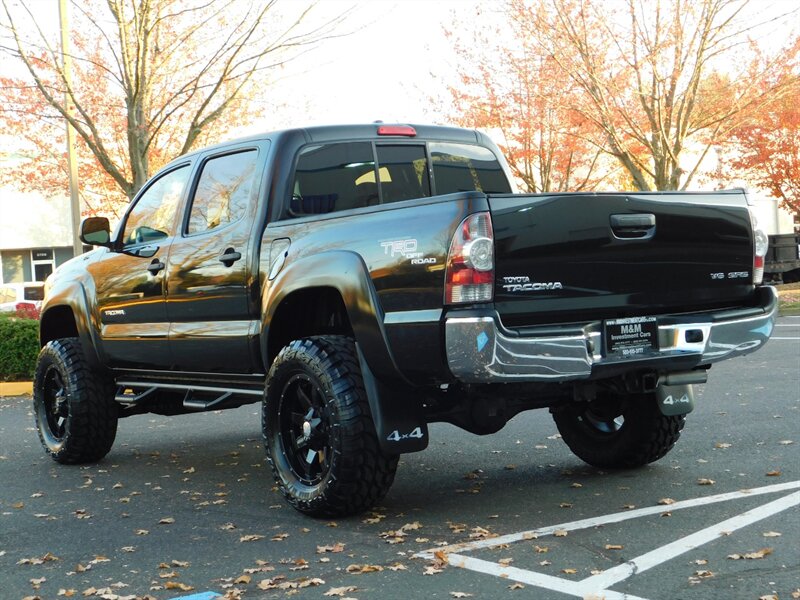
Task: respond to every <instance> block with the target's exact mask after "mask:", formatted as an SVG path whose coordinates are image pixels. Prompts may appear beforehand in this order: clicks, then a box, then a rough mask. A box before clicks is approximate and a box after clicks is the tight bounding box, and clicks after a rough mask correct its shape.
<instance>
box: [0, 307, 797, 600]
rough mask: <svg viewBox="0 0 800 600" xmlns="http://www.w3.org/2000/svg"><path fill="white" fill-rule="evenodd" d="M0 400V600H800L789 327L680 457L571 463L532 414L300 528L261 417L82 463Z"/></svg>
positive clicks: (240, 417) (692, 424) (171, 429)
mask: <svg viewBox="0 0 800 600" xmlns="http://www.w3.org/2000/svg"><path fill="white" fill-rule="evenodd" d="M32 423H33V420H32V415H31V410H30V399H29V398H25V397H22V398H10V399H9V398H6V399H2V400H0V573H2V575H0V581H2V583H0V598H3V599H6V598H8V599H20V600H21V599H22V598H34V597H39V598H41V599H42V600H48V599H51V598H52V599H57V598H69V597H74V598H108V599H111V600H114V599H117V600H119V599H126V598H127V599H133V598H143V597H146V596H150V597H152V598H157V599H159V600H161V599H171V598H179V597H180V598H183V597H187V598H194V599H195V600H199V599H201V598H203V599H207V598H213V597H215V596H216V595H223V596H225V595H227V597H228V598H240V597H241V598H284V597H291V596H296V597H299V598H324V597H333V598H358V599H361V600H363V599H372V598H388V599H393V598H403V599H407V598H537V599H539V598H543V599H549V598H553V599H560V598H576V597H577V598H595V599H599V598H606V599H608V600H611V599H613V598H631V599H634V598H646V599H649V600H653V599H662V598H663V599H683V598H698V599H700V598H702V599H704V600H705V599H710V598H719V599H723V598H725V599H730V598H735V599H748V598H751V599H753V600H757V599H760V598H770V599H771V598H779V599H780V600H784V599H788V598H793V597H794V598H800V544H799V543H798V541H797V540H799V539H800V509H799V508H798V505H800V432H798V423H800V317H785V318H781V319H779V321H778V328H777V329H776V331H775V334H774V339H773V340H772V341H771V342H770V343H769V344H768V346H767V347H766V348H764V349H763V350H761V351H760V352H758V353H756V354H754V355H751V356H749V357H745V358H741V359H736V360H733V361H729V362H727V363H722V364H719V365H717V366H715V367H714V368H713V369H712V370H711V372H710V380H709V383H708V384H706V385H705V386H703V389H702V390H701V391H700V393H699V395H698V400H697V407H696V409H695V412H694V413H692V414H691V415H689V418H688V419H687V425H686V428H685V429H684V433H683V436H682V437H681V439H680V441H679V442H678V445H677V446H676V447H675V448H674V449H673V451H672V452H671V453H670V454H668V455H667V456H666V457H665V458H663V459H662V460H661V461H659V462H657V463H655V464H652V465H649V466H647V467H645V468H642V469H637V470H635V471H627V472H610V473H609V472H602V471H599V470H597V469H594V468H591V467H588V466H586V465H584V464H583V463H582V462H581V461H580V460H578V459H577V458H575V457H574V456H573V455H572V454H571V453H570V452H569V450H568V449H567V448H566V446H565V445H564V444H563V442H562V441H561V440H560V439H559V438H558V436H557V432H556V429H555V425H554V424H553V422H552V420H551V418H550V416H549V415H548V414H547V413H546V412H545V411H533V412H529V413H525V414H522V415H519V416H518V417H516V418H515V419H513V420H512V421H511V422H510V423H509V424H508V425H507V426H506V428H505V429H503V430H502V431H501V432H499V433H498V434H495V435H493V436H487V437H476V436H473V435H471V434H468V433H465V432H462V431H460V430H458V429H456V428H454V427H451V426H448V425H436V426H433V427H432V428H431V446H430V447H429V448H428V449H427V450H426V451H424V452H421V453H417V454H411V455H406V456H404V457H403V458H402V459H401V463H400V468H399V470H398V474H397V479H396V481H395V484H394V486H393V487H392V489H391V491H390V492H389V495H388V496H387V498H386V499H385V500H384V502H383V503H382V506H381V507H379V508H377V509H376V510H375V511H373V512H370V513H367V514H365V515H361V516H359V517H353V518H348V519H341V520H337V521H329V520H314V519H310V518H308V517H304V516H302V515H300V514H299V513H297V512H295V511H294V510H292V509H291V508H289V507H287V505H285V504H284V503H283V501H282V499H281V497H280V495H279V494H278V493H277V492H276V490H275V489H274V487H273V484H272V480H271V477H270V474H269V473H268V471H267V466H266V462H265V460H264V454H263V449H262V447H261V440H260V428H259V420H258V406H257V405H253V406H247V407H243V408H240V409H236V410H234V411H227V412H220V413H201V414H197V415H189V416H179V417H161V416H154V415H144V416H138V417H131V418H129V419H126V420H123V421H121V422H120V429H119V433H118V436H117V441H116V444H115V446H114V448H113V449H112V451H111V453H110V454H109V455H108V457H107V458H106V459H105V460H103V461H102V462H100V463H98V464H96V465H90V466H84V467H64V466H59V465H56V464H55V463H53V462H52V461H51V460H50V459H49V458H47V457H46V456H45V455H44V453H43V451H42V450H41V448H40V445H39V441H38V439H37V436H36V432H35V431H34V429H33V425H32Z"/></svg>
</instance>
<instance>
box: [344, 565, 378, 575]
mask: <svg viewBox="0 0 800 600" xmlns="http://www.w3.org/2000/svg"><path fill="white" fill-rule="evenodd" d="M345 571H347V572H348V573H351V574H353V575H361V574H363V573H380V572H381V571H383V567H382V566H380V565H350V566H348V567H347V568H346V569H345Z"/></svg>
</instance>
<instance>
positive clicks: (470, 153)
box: [428, 142, 511, 194]
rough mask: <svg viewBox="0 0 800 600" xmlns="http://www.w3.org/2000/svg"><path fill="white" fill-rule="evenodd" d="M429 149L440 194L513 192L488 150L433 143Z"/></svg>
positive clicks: (477, 147) (501, 169)
mask: <svg viewBox="0 0 800 600" xmlns="http://www.w3.org/2000/svg"><path fill="white" fill-rule="evenodd" d="M428 149H429V150H430V153H431V163H432V165H433V180H434V183H435V186H436V193H437V194H452V193H455V192H467V191H472V190H476V191H479V192H483V193H485V194H509V193H511V185H510V184H509V183H508V179H507V178H506V175H505V173H504V172H503V168H502V167H501V166H500V163H499V162H498V160H497V157H496V156H495V155H494V154H493V153H492V151H491V150H489V149H488V148H483V147H482V146H471V145H468V144H452V143H445V142H431V143H430V144H429V145H428Z"/></svg>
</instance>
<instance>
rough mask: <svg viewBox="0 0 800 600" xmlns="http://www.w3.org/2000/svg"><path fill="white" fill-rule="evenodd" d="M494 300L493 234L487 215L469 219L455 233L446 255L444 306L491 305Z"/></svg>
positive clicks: (474, 216)
mask: <svg viewBox="0 0 800 600" xmlns="http://www.w3.org/2000/svg"><path fill="white" fill-rule="evenodd" d="M493 298H494V234H493V233H492V218H491V216H490V215H489V213H488V212H480V213H475V214H474V215H470V216H468V217H467V218H466V219H464V220H463V221H462V222H461V225H459V226H458V228H457V229H456V232H455V233H454V234H453V241H452V242H451V244H450V252H449V253H448V255H447V271H446V273H445V286H444V301H445V304H471V303H473V302H491V301H492V299H493Z"/></svg>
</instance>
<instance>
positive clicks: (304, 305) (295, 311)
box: [267, 287, 353, 365]
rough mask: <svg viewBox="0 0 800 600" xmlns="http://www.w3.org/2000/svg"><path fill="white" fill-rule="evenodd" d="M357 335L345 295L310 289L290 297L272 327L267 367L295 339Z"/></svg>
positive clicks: (277, 313)
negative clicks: (343, 296)
mask: <svg viewBox="0 0 800 600" xmlns="http://www.w3.org/2000/svg"><path fill="white" fill-rule="evenodd" d="M334 334H338V335H349V336H352V335H353V329H352V327H351V325H350V319H349V317H348V315H347V309H346V308H345V305H344V301H343V300H342V296H341V294H340V293H339V290H337V289H334V288H328V287H323V288H309V289H304V290H299V291H297V292H293V293H291V294H289V295H288V296H287V297H286V298H284V300H283V301H282V302H281V304H280V306H279V307H278V309H277V310H276V311H275V315H274V316H273V317H272V321H271V322H270V327H269V339H268V341H267V365H271V364H272V361H273V360H274V359H275V357H276V356H277V355H278V352H280V351H281V348H283V347H284V346H286V345H287V344H288V343H289V342H291V341H292V340H296V339H300V338H304V337H308V336H311V335H334Z"/></svg>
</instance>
